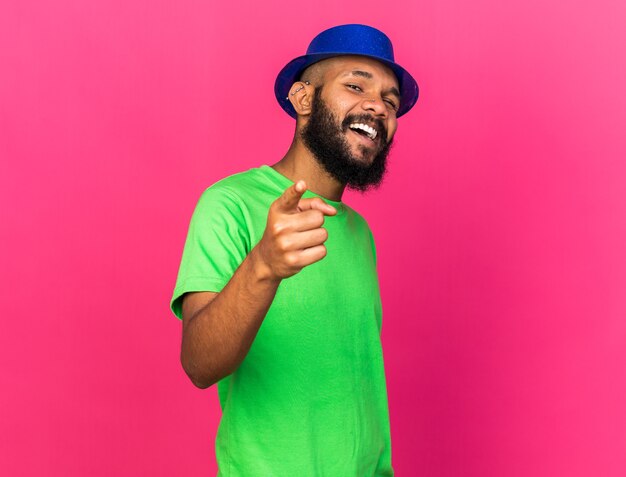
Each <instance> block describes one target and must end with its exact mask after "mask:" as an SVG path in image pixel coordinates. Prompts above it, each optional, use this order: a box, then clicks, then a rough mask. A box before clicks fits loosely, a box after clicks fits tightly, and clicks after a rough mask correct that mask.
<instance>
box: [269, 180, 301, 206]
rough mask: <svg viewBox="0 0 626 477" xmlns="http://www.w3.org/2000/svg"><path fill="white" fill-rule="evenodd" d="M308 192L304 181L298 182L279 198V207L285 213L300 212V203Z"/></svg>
mask: <svg viewBox="0 0 626 477" xmlns="http://www.w3.org/2000/svg"><path fill="white" fill-rule="evenodd" d="M305 190H306V183H305V182H304V181H303V180H299V181H297V182H296V183H295V184H294V185H292V186H290V187H288V188H287V189H285V192H283V194H282V195H281V196H280V197H279V198H278V200H277V201H276V202H277V205H278V207H279V209H280V210H282V211H283V212H294V211H297V210H298V202H299V201H300V198H301V197H302V194H304V191H305Z"/></svg>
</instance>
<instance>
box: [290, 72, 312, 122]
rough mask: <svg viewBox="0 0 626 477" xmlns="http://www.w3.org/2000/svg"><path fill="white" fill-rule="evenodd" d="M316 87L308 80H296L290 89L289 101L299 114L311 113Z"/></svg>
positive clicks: (306, 114)
mask: <svg viewBox="0 0 626 477" xmlns="http://www.w3.org/2000/svg"><path fill="white" fill-rule="evenodd" d="M314 91H315V88H313V86H312V85H311V83H309V82H308V81H296V82H295V83H294V84H292V85H291V88H290V89H289V101H290V102H291V105H292V106H293V109H295V110H296V113H297V114H298V116H308V115H309V114H311V103H312V101H313V93H314Z"/></svg>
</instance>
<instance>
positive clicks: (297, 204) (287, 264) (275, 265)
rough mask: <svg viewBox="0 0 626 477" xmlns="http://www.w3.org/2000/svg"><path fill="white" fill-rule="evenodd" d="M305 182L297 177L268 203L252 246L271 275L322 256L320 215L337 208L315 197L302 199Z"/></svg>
mask: <svg viewBox="0 0 626 477" xmlns="http://www.w3.org/2000/svg"><path fill="white" fill-rule="evenodd" d="M304 191H306V183H305V182H304V181H302V180H300V181H297V182H296V183H295V184H293V185H292V186H290V187H288V188H287V189H286V190H285V192H283V194H282V195H281V196H280V197H279V198H278V199H276V200H275V201H274V202H273V203H272V205H271V206H270V210H269V212H268V215H267V225H266V227H265V232H264V233H263V237H262V238H261V240H260V241H259V243H258V244H257V246H256V247H255V248H256V249H257V253H258V256H259V258H260V259H261V262H262V263H263V264H264V265H265V266H266V267H267V269H268V271H269V276H270V277H271V278H272V279H275V280H280V279H283V278H287V277H290V276H292V275H295V274H296V273H298V272H299V271H300V270H302V269H303V268H304V267H306V266H307V265H310V264H312V263H315V262H317V261H319V260H321V259H322V258H324V257H325V256H326V247H325V246H324V242H325V241H326V239H327V238H328V232H327V231H326V229H324V228H322V225H323V224H324V217H325V216H327V215H335V214H336V213H337V210H336V209H335V208H334V207H333V206H331V205H329V204H327V203H326V202H324V201H323V200H322V199H320V198H319V197H314V198H310V199H303V198H302V194H304Z"/></svg>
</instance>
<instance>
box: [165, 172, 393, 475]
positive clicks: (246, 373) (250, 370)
mask: <svg viewBox="0 0 626 477" xmlns="http://www.w3.org/2000/svg"><path fill="white" fill-rule="evenodd" d="M292 184H293V182H292V181H291V180H289V179H287V178H286V177H285V176H283V175H281V174H280V173H278V172H277V171H275V170H274V169H273V168H271V167H269V166H261V167H259V168H254V169H250V170H248V171H246V172H242V173H239V174H235V175H232V176H230V177H227V178H225V179H223V180H221V181H219V182H217V183H216V184H214V185H212V186H211V187H209V188H208V189H207V190H206V191H205V192H204V193H203V194H202V197H201V198H200V200H199V202H198V205H197V206H196V209H195V211H194V214H193V217H192V219H191V223H190V226H189V233H188V236H187V241H186V243H185V248H184V252H183V257H182V261H181V265H180V271H179V274H178V280H177V282H176V288H175V290H174V295H173V297H172V302H171V307H172V310H173V312H174V313H175V314H176V315H177V316H178V317H179V318H180V317H181V300H180V298H181V297H182V295H183V294H184V293H186V292H192V291H214V292H219V291H221V290H222V288H223V287H224V286H225V285H226V283H227V282H228V281H229V280H230V277H231V276H232V275H233V273H234V271H235V270H236V269H237V267H238V266H239V264H240V263H241V262H242V261H243V259H244V258H245V257H246V255H247V254H248V253H249V252H250V250H251V249H252V248H253V247H254V246H255V245H256V244H257V242H258V241H259V240H260V239H261V237H262V235H263V231H264V230H265V225H266V221H267V213H268V209H269V207H270V204H271V203H272V202H273V201H274V200H276V199H277V198H278V197H279V196H280V195H281V194H282V193H283V192H284V190H285V189H287V187H289V186H290V185H292ZM304 197H319V196H317V195H316V194H314V193H312V192H311V191H308V190H307V191H306V192H305V194H304ZM324 200H325V201H326V202H327V203H329V204H331V205H333V206H334V207H335V208H336V209H337V215H335V216H328V217H326V219H325V223H324V227H325V228H326V229H327V231H328V240H327V241H326V242H325V245H326V248H327V252H328V253H327V255H326V257H324V258H323V259H322V260H321V261H319V262H316V263H314V264H311V265H309V266H307V267H305V268H304V269H303V270H302V271H300V272H299V273H297V274H296V275H294V276H292V277H290V278H287V279H285V280H283V281H282V282H281V284H280V285H279V287H278V291H277V293H276V297H275V298H274V301H273V302H272V305H271V307H270V309H269V311H268V313H267V315H266V317H265V319H264V321H263V323H262V325H261V327H260V329H259V332H258V334H257V336H256V338H255V340H254V342H253V344H252V347H251V348H250V351H249V352H248V354H247V356H246V358H245V359H244V360H243V362H242V363H241V365H240V366H239V368H238V369H237V370H236V371H235V372H234V373H233V374H231V375H230V376H227V377H226V378H224V379H222V380H221V381H220V382H218V383H217V386H218V394H219V399H220V404H221V407H222V420H221V422H220V426H219V430H218V433H217V439H216V455H217V462H218V466H219V474H218V476H222V477H257V476H258V477H270V476H272V477H308V476H311V477H364V476H367V477H370V476H377V477H378V476H392V475H393V470H392V467H391V442H390V433H389V413H388V407H387V392H386V386H385V373H384V367H383V355H382V347H381V341H380V330H381V319H382V318H381V316H382V313H381V302H380V292H379V288H378V278H377V274H376V253H375V247H374V240H373V237H372V234H371V231H370V229H369V227H368V225H367V223H366V222H365V220H364V219H363V217H361V216H360V215H359V214H358V213H357V212H355V211H354V210H353V209H351V208H350V207H348V206H347V205H345V204H344V203H342V202H333V201H330V200H327V199H324Z"/></svg>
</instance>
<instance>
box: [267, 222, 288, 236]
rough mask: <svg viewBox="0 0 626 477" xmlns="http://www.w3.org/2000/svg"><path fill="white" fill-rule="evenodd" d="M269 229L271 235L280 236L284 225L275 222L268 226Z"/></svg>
mask: <svg viewBox="0 0 626 477" xmlns="http://www.w3.org/2000/svg"><path fill="white" fill-rule="evenodd" d="M269 229H270V232H271V233H272V235H275V236H276V235H280V234H281V233H282V232H283V230H285V224H284V223H282V222H280V221H276V222H273V223H272V224H271V225H270V227H269Z"/></svg>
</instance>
